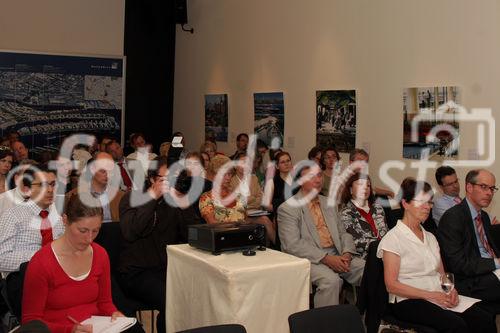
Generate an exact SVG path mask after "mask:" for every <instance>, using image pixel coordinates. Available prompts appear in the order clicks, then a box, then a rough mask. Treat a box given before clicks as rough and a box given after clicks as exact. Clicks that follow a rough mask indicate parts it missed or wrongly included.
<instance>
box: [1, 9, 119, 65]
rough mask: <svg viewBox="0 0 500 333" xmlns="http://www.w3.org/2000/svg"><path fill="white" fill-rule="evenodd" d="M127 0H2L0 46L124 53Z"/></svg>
mask: <svg viewBox="0 0 500 333" xmlns="http://www.w3.org/2000/svg"><path fill="white" fill-rule="evenodd" d="M124 18H125V1H124V0H42V1H40V0H0V49H4V50H24V51H38V52H52V53H76V54H88V55H118V56H120V55H123V31H124Z"/></svg>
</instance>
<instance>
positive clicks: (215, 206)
mask: <svg viewBox="0 0 500 333" xmlns="http://www.w3.org/2000/svg"><path fill="white" fill-rule="evenodd" d="M200 213H201V216H202V217H203V218H205V217H206V216H207V215H211V214H213V215H214V216H215V219H216V220H217V222H219V223H226V222H236V221H242V220H244V219H245V218H246V207H245V205H244V203H243V200H242V198H241V196H240V195H239V194H238V195H237V197H236V201H235V202H234V203H233V204H232V205H231V206H229V207H225V206H224V205H222V203H221V202H220V201H218V200H215V199H214V198H213V195H212V191H208V192H205V193H203V194H202V195H201V197H200ZM205 220H206V219H205Z"/></svg>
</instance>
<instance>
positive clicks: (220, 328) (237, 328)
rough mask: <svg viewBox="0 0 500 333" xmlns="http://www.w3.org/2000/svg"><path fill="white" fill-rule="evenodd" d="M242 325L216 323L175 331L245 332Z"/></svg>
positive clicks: (190, 332)
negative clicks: (214, 324)
mask: <svg viewBox="0 0 500 333" xmlns="http://www.w3.org/2000/svg"><path fill="white" fill-rule="evenodd" d="M246 332H247V330H246V329H245V327H244V326H242V325H238V324H228V325H216V326H205V327H198V328H193V329H190V330H185V331H179V332H177V333H246Z"/></svg>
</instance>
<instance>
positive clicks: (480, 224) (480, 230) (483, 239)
mask: <svg viewBox="0 0 500 333" xmlns="http://www.w3.org/2000/svg"><path fill="white" fill-rule="evenodd" d="M475 221H476V228H477V233H478V235H479V239H480V240H481V243H483V246H484V248H485V249H486V251H488V253H489V254H490V255H491V257H492V258H495V257H496V256H495V252H493V249H492V248H491V247H490V244H489V243H488V240H487V239H486V235H485V233H484V228H483V220H482V219H481V211H479V213H478V214H477V216H476V219H475Z"/></svg>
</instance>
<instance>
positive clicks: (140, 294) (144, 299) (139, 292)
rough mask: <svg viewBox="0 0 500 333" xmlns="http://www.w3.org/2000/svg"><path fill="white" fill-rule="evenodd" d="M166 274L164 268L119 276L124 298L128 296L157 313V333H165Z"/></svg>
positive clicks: (137, 271)
mask: <svg viewBox="0 0 500 333" xmlns="http://www.w3.org/2000/svg"><path fill="white" fill-rule="evenodd" d="M166 273H167V272H166V270H165V269H164V268H163V269H161V268H160V269H149V270H136V271H134V272H129V273H122V274H121V276H120V283H121V285H122V287H123V289H124V292H125V294H126V296H130V297H132V298H134V299H135V300H138V301H140V302H141V303H144V304H146V305H148V306H150V307H151V308H153V309H155V310H158V311H159V313H158V316H157V317H156V330H157V331H158V333H165V332H166V325H165V307H166V302H165V300H166V296H167V290H166V283H165V282H166Z"/></svg>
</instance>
